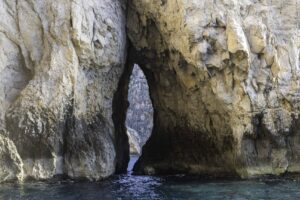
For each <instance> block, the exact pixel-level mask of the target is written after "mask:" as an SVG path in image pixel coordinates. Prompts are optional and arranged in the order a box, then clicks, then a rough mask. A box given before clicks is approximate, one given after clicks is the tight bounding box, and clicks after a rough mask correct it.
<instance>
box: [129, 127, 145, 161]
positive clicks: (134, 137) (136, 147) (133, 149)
mask: <svg viewBox="0 0 300 200" xmlns="http://www.w3.org/2000/svg"><path fill="white" fill-rule="evenodd" d="M127 135H128V141H129V147H130V148H129V150H130V154H134V155H140V154H141V149H142V145H141V137H140V135H139V133H138V132H136V130H134V129H132V128H129V127H127Z"/></svg>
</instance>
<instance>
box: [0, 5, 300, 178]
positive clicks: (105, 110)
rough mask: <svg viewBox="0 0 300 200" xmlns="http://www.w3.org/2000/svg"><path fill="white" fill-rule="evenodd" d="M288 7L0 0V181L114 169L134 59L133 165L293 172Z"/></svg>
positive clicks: (293, 26) (296, 139)
mask: <svg viewBox="0 0 300 200" xmlns="http://www.w3.org/2000/svg"><path fill="white" fill-rule="evenodd" d="M299 10H300V2H299V0H287V1H281V0H273V1H267V0H261V1H256V0H247V1H246V0H242V1H238V0H223V1H211V0H202V1H200V0H199V1H197V0H192V1H187V0H176V1H175V0H155V1H148V0H147V1H146V0H145V1H144V0H143V1H141V0H131V1H128V2H126V1H125V0H101V1H96V0H60V1H54V0H53V1H51V0H49V1H40V0H22V1H21V0H0V16H1V19H0V162H1V165H0V181H9V180H16V179H17V180H23V179H26V178H34V179H49V178H52V177H53V176H55V175H61V174H62V175H67V176H69V177H71V178H88V179H90V180H99V179H102V178H105V177H108V176H110V175H112V174H113V173H115V172H122V171H124V170H126V165H127V162H128V159H129V145H128V137H127V134H126V127H125V119H126V111H127V108H128V101H127V93H128V85H129V80H130V75H131V73H132V69H133V65H134V64H138V65H139V66H140V67H141V68H142V70H143V72H144V73H145V75H146V79H147V81H148V84H149V91H150V96H151V100H152V103H153V108H154V123H153V124H154V128H153V132H152V135H151V137H150V139H149V141H148V142H147V143H146V145H145V146H144V148H143V151H142V156H141V158H140V160H139V161H138V163H137V165H136V166H135V170H136V171H137V172H140V173H157V174H159V173H172V172H173V173H177V172H183V173H192V174H203V175H214V176H223V175H238V176H241V177H252V176H259V175H265V174H276V175H278V174H282V173H286V172H298V173H299V172H300V131H299V128H298V127H299V125H300V123H299V113H300V90H299V88H300V81H299V80H300V20H299V17H300V14H299V13H300V12H299ZM126 26H127V32H126ZM127 37H128V38H129V41H127Z"/></svg>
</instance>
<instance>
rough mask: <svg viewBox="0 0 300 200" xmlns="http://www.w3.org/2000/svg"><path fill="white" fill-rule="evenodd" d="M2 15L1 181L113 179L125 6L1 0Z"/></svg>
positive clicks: (106, 1) (107, 1) (107, 0)
mask: <svg viewBox="0 0 300 200" xmlns="http://www.w3.org/2000/svg"><path fill="white" fill-rule="evenodd" d="M0 16H1V19H0V130H2V131H1V133H2V134H1V138H0V149H1V152H0V155H1V165H0V171H1V173H0V181H2V180H6V179H14V178H18V179H21V178H20V177H21V176H19V174H21V172H22V176H23V177H24V178H29V177H30V178H35V179H47V178H51V177H53V176H54V175H59V174H66V175H68V176H70V177H73V178H89V179H96V180H98V179H101V178H104V177H107V176H109V175H111V174H113V173H114V172H115V169H116V167H117V168H118V166H116V165H118V162H119V161H117V160H116V158H117V157H118V158H119V160H122V159H124V160H125V161H126V158H125V157H126V156H125V157H124V158H123V155H119V154H118V152H121V151H119V149H124V150H122V152H124V155H126V154H128V152H126V148H128V142H127V143H126V142H123V143H121V145H118V146H117V144H118V140H120V139H121V140H122V141H123V140H124V139H123V138H127V136H126V133H124V134H125V135H120V134H118V133H117V130H116V129H115V126H114V121H113V119H112V115H113V97H114V95H115V93H116V91H117V87H118V82H119V80H120V77H121V74H122V72H123V69H124V64H125V62H126V33H125V20H126V19H125V2H123V1H122V0H120V1H118V0H115V1H111V0H101V1H96V0H72V1H71V0H60V1H40V0H24V1H23V0H22V1H19V0H0ZM124 141H125V140H124ZM127 157H128V156H127ZM5 160H8V161H7V162H6V161H5ZM3 163H6V164H3ZM124 167H125V169H126V166H124Z"/></svg>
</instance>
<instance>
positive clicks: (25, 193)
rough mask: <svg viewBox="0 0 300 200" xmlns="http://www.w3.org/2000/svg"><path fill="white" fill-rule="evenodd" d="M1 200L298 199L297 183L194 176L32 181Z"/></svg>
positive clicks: (3, 190)
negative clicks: (207, 178)
mask: <svg viewBox="0 0 300 200" xmlns="http://www.w3.org/2000/svg"><path fill="white" fill-rule="evenodd" d="M0 199H1V200H2V199H3V200H10V199H22V200H25V199H26V200H42V199H47V200H48V199H49V200H51V199H55V200H80V199H83V200H94V199H101V200H105V199H120V200H121V199H138V200H140V199H222V200H227V199H228V200H229V199H230V200H231V199H239V200H242V199H255V200H256V199H284V200H288V199H300V181H294V180H286V179H285V180H265V181H259V180H255V181H254V180H253V181H203V180H202V181H201V180H199V179H195V178H193V177H189V178H187V177H184V176H168V177H151V176H132V175H130V174H128V175H120V176H114V177H112V178H110V179H108V180H105V181H102V182H98V183H95V182H94V183H91V182H73V181H63V182H57V181H56V182H33V183H26V184H23V185H18V184H3V185H0Z"/></svg>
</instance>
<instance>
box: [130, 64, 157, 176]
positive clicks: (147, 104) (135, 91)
mask: <svg viewBox="0 0 300 200" xmlns="http://www.w3.org/2000/svg"><path fill="white" fill-rule="evenodd" d="M127 99H128V103H129V104H128V109H127V113H126V121H125V125H126V129H127V136H128V142H129V149H130V150H129V153H130V160H129V163H128V167H127V171H132V169H133V166H134V164H135V163H136V161H137V160H138V158H139V156H140V155H141V153H142V147H143V146H144V145H145V144H146V142H147V140H148V139H149V137H150V135H151V133H152V129H153V105H152V102H151V99H150V94H149V86H148V82H147V79H146V77H145V74H144V72H143V71H142V69H141V68H140V67H139V65H137V64H134V65H133V69H132V73H131V75H130V79H129V85H128V96H127Z"/></svg>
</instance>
